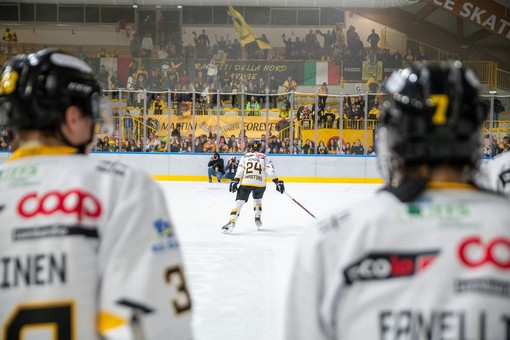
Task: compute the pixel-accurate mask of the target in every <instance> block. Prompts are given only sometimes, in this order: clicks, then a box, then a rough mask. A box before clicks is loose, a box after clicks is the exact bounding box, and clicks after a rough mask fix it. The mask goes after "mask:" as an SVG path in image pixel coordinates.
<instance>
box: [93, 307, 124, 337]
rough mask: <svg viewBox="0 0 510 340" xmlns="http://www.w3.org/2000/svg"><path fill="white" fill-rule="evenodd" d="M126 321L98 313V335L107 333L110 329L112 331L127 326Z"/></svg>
mask: <svg viewBox="0 0 510 340" xmlns="http://www.w3.org/2000/svg"><path fill="white" fill-rule="evenodd" d="M127 323H128V321H127V320H126V319H124V318H121V317H120V316H117V315H114V314H110V313H108V312H106V311H100V312H99V316H98V318H97V329H98V330H99V333H100V334H104V333H106V332H108V331H109V330H110V329H114V328H117V327H120V326H123V325H125V324H127Z"/></svg>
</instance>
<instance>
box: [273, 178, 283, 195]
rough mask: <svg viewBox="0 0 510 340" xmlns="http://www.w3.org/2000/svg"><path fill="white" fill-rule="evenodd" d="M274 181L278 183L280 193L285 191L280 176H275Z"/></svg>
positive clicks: (277, 188)
mask: <svg viewBox="0 0 510 340" xmlns="http://www.w3.org/2000/svg"><path fill="white" fill-rule="evenodd" d="M274 183H275V184H276V191H278V192H279V193H280V194H283V192H284V191H285V186H284V185H283V181H281V180H279V179H278V178H275V179H274Z"/></svg>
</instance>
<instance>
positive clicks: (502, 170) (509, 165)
mask: <svg viewBox="0 0 510 340" xmlns="http://www.w3.org/2000/svg"><path fill="white" fill-rule="evenodd" d="M479 179H480V182H481V183H480V184H481V185H482V186H483V187H485V188H487V189H489V190H493V191H495V192H498V193H500V194H504V195H506V196H508V197H510V152H504V153H502V154H499V155H497V156H496V157H494V158H493V159H491V160H488V161H487V162H486V163H485V164H484V166H483V167H482V169H481V174H480V176H479Z"/></svg>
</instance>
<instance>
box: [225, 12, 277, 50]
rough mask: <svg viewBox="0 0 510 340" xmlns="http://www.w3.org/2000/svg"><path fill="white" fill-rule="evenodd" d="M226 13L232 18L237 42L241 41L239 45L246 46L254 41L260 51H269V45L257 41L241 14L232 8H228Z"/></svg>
mask: <svg viewBox="0 0 510 340" xmlns="http://www.w3.org/2000/svg"><path fill="white" fill-rule="evenodd" d="M228 13H229V14H230V16H231V17H232V21H233V22H234V28H235V29H236V32H237V35H238V36H239V40H240V41H241V45H243V46H246V45H247V44H249V43H251V42H254V41H256V42H257V44H258V46H259V48H260V49H262V50H270V49H271V45H269V44H268V43H266V42H264V41H262V40H260V39H257V37H256V36H255V33H254V32H253V29H252V28H251V27H250V25H248V24H247V23H246V21H245V20H244V18H243V16H242V15H241V13H239V12H238V11H236V10H235V9H234V7H232V6H228Z"/></svg>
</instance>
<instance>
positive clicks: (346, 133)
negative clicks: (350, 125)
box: [301, 129, 374, 149]
mask: <svg viewBox="0 0 510 340" xmlns="http://www.w3.org/2000/svg"><path fill="white" fill-rule="evenodd" d="M301 134H302V136H303V143H304V142H305V141H306V140H307V139H309V140H311V141H314V140H315V131H314V130H302V131H301ZM339 135H340V133H339V131H338V129H319V130H318V131H317V145H319V142H320V141H323V142H324V144H325V145H326V146H327V145H328V141H329V140H330V139H331V138H333V137H336V138H339ZM342 139H343V141H342V145H343V144H344V143H347V142H349V143H350V144H351V146H353V145H354V142H356V139H359V140H360V141H361V145H363V143H364V141H365V130H343V131H342ZM339 144H340V143H339ZM367 144H368V146H370V145H374V138H373V132H372V130H367ZM363 147H364V148H365V149H366V147H365V145H363Z"/></svg>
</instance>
